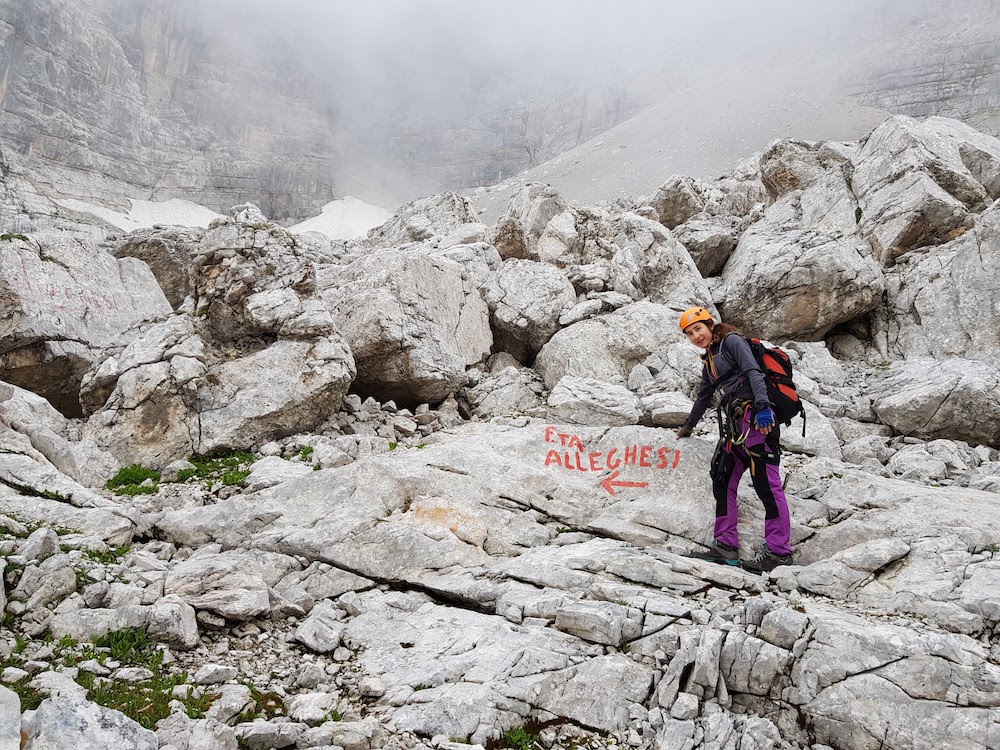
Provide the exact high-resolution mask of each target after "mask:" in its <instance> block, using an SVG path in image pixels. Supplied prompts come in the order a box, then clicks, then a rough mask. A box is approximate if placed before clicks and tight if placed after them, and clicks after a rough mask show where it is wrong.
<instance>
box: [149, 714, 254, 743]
mask: <svg viewBox="0 0 1000 750" xmlns="http://www.w3.org/2000/svg"><path fill="white" fill-rule="evenodd" d="M156 737H157V740H158V741H159V743H160V747H161V748H163V747H168V746H173V747H176V748H178V750H237V748H238V747H239V742H238V740H237V739H236V732H234V731H233V729H232V727H228V726H226V725H225V724H224V723H221V722H220V721H218V720H217V719H213V718H206V719H189V718H188V716H187V714H185V713H183V712H181V713H174V714H171V715H170V716H168V717H167V718H165V719H163V720H162V721H160V722H158V723H157V725H156Z"/></svg>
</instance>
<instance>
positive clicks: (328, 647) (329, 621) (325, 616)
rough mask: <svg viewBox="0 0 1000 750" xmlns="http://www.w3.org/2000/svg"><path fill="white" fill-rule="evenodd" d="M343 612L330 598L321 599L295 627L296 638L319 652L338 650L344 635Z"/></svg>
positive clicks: (326, 652)
mask: <svg viewBox="0 0 1000 750" xmlns="http://www.w3.org/2000/svg"><path fill="white" fill-rule="evenodd" d="M342 619H343V612H341V611H340V610H339V609H337V607H336V606H335V605H334V604H333V602H331V601H330V600H328V599H326V600H323V601H321V602H320V603H319V604H317V605H316V606H315V607H313V609H312V611H311V612H310V613H309V616H308V617H307V618H306V619H305V620H303V621H302V624H300V625H299V626H298V627H297V628H296V629H295V640H297V641H298V642H299V643H301V644H302V645H303V646H305V647H306V648H308V649H310V650H311V651H315V652H316V653H318V654H328V653H331V652H333V651H334V650H336V648H337V647H338V646H339V645H340V642H341V638H342V637H343V635H344V625H343V623H342V622H341V620H342Z"/></svg>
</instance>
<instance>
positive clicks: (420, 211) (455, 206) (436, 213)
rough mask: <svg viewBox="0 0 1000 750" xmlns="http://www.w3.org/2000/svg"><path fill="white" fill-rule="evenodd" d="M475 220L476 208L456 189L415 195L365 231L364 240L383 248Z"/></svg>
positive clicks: (439, 233) (429, 236) (442, 232)
mask: <svg viewBox="0 0 1000 750" xmlns="http://www.w3.org/2000/svg"><path fill="white" fill-rule="evenodd" d="M475 223H476V212H475V211H474V210H473V208H472V204H471V203H469V201H468V200H466V199H465V198H463V197H462V196H460V195H458V194H456V193H451V192H447V193H440V194H438V195H432V196H428V197H426V198H417V199H416V200H414V201H410V202H409V203H407V204H405V205H404V206H402V207H400V208H399V209H397V211H396V213H395V214H393V216H392V218H390V219H389V220H388V221H386V222H385V223H384V224H382V225H381V226H378V227H375V228H374V229H372V230H370V231H369V232H368V238H367V239H366V240H365V244H366V245H368V246H370V247H377V248H384V247H392V246H394V245H402V244H404V243H407V242H416V241H420V240H426V239H430V238H431V237H434V236H436V235H449V234H451V233H452V232H455V231H457V230H459V228H460V227H463V226H464V225H467V224H475Z"/></svg>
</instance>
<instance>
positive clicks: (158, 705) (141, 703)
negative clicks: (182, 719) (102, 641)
mask: <svg viewBox="0 0 1000 750" xmlns="http://www.w3.org/2000/svg"><path fill="white" fill-rule="evenodd" d="M76 681H77V682H78V683H79V684H80V685H81V686H82V687H85V688H86V689H87V698H88V700H91V701H93V702H94V703H97V704H99V705H101V706H104V707H106V708H113V709H114V710H116V711H121V712H122V713H123V714H125V715H126V716H128V717H129V718H130V719H133V720H134V721H136V722H138V723H139V724H140V725H141V726H143V727H145V728H146V729H154V728H155V727H156V723H157V722H158V721H161V720H162V719H165V718H167V717H168V716H169V715H170V703H171V702H172V701H173V700H174V695H173V692H174V688H175V687H177V686H178V685H183V684H185V683H186V682H187V674H186V673H184V672H181V673H179V674H174V675H169V674H164V673H160V672H156V671H155V670H154V674H153V676H152V677H151V678H150V679H148V680H146V681H144V682H138V683H130V682H122V681H119V680H109V679H105V678H101V677H95V676H94V675H92V674H90V673H89V672H80V674H79V675H78V676H77V680H76ZM216 697H218V696H217V695H215V694H205V695H202V696H197V697H196V695H195V694H194V693H193V691H192V690H188V694H187V698H186V699H183V700H182V703H184V709H185V711H186V712H187V714H188V716H189V717H191V718H203V717H204V715H205V709H207V707H208V706H210V705H211V704H212V701H213V700H215V698H216Z"/></svg>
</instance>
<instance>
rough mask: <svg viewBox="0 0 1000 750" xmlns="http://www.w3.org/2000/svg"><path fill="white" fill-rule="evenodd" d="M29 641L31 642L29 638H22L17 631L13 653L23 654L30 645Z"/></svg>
mask: <svg viewBox="0 0 1000 750" xmlns="http://www.w3.org/2000/svg"><path fill="white" fill-rule="evenodd" d="M29 643H31V641H29V640H28V639H27V638H22V637H21V636H20V635H18V634H17V633H14V648H13V653H15V654H23V653H24V650H25V649H26V648H27V647H28V644H29Z"/></svg>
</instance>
